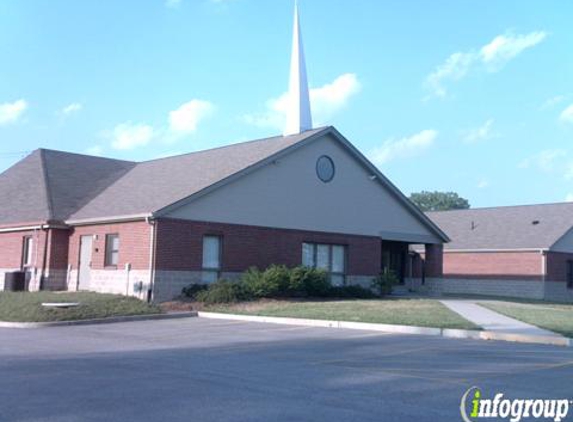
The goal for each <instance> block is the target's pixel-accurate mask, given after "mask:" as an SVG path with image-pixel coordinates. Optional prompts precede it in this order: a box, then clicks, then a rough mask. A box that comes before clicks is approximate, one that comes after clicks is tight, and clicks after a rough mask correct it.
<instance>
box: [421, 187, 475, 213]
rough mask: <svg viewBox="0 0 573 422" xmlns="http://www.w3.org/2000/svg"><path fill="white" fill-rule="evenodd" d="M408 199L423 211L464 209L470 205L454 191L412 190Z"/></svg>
mask: <svg viewBox="0 0 573 422" xmlns="http://www.w3.org/2000/svg"><path fill="white" fill-rule="evenodd" d="M410 200H411V201H412V202H413V203H414V204H416V205H417V206H418V208H420V209H421V210H422V211H424V212H426V211H447V210H464V209H468V208H469V207H470V203H469V202H468V200H467V199H465V198H462V197H460V196H459V195H458V194H457V193H455V192H437V191H436V192H428V191H422V192H414V193H412V194H411V195H410Z"/></svg>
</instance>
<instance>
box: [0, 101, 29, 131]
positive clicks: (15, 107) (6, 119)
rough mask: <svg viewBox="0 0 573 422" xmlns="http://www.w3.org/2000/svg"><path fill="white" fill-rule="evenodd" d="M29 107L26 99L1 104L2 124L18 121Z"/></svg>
mask: <svg viewBox="0 0 573 422" xmlns="http://www.w3.org/2000/svg"><path fill="white" fill-rule="evenodd" d="M27 108H28V103H27V102H26V100H23V99H20V100H17V101H14V102H13V103H3V104H0V126H2V125H7V124H9V123H14V122H16V121H17V120H18V119H19V118H20V117H22V114H24V112H25V111H26V109H27Z"/></svg>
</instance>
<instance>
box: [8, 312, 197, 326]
mask: <svg viewBox="0 0 573 422" xmlns="http://www.w3.org/2000/svg"><path fill="white" fill-rule="evenodd" d="M196 316H197V312H172V313H168V314H151V315H129V316H116V317H109V318H96V319H81V320H74V321H49V322H7V321H0V328H46V327H66V326H71V325H97V324H112V323H115V322H134V321H150V320H161V319H179V318H190V317H196Z"/></svg>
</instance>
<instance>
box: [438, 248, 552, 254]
mask: <svg viewBox="0 0 573 422" xmlns="http://www.w3.org/2000/svg"><path fill="white" fill-rule="evenodd" d="M547 251H549V248H508V249H446V248H444V253H469V252H472V253H488V252H547Z"/></svg>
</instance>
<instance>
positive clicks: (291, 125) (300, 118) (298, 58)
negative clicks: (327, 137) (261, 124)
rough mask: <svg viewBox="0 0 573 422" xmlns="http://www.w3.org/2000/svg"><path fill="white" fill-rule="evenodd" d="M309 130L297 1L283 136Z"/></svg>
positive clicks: (304, 69) (304, 64) (310, 117)
mask: <svg viewBox="0 0 573 422" xmlns="http://www.w3.org/2000/svg"><path fill="white" fill-rule="evenodd" d="M310 129H312V116H311V113H310V99H309V93H308V81H307V78H306V63H305V60H304V48H303V45H302V34H301V32H300V23H299V17H298V1H296V0H295V4H294V28H293V38H292V55H291V63H290V83H289V92H288V108H287V114H286V126H285V130H284V135H285V136H286V135H295V134H298V133H302V132H304V131H307V130H310Z"/></svg>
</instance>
